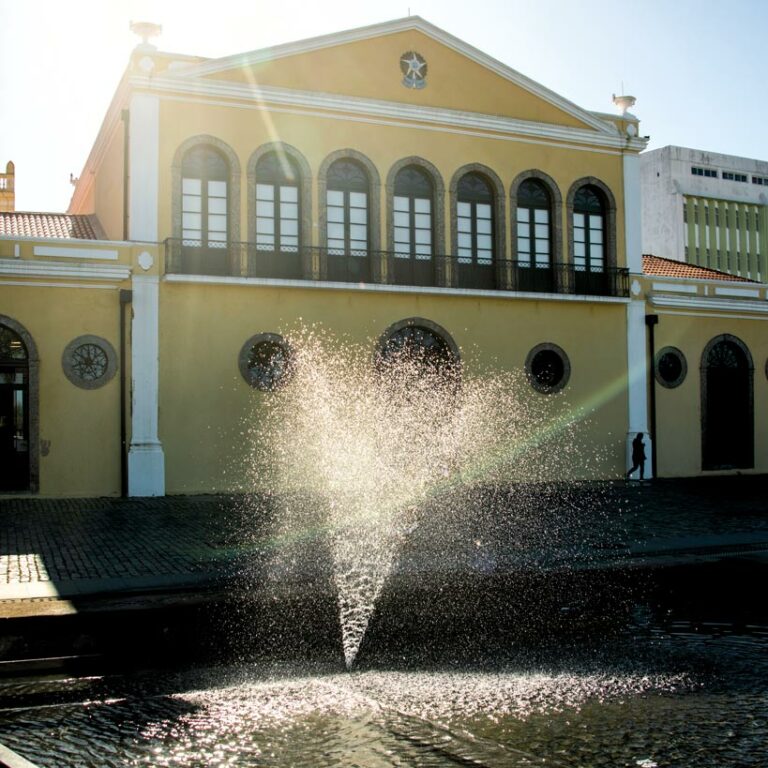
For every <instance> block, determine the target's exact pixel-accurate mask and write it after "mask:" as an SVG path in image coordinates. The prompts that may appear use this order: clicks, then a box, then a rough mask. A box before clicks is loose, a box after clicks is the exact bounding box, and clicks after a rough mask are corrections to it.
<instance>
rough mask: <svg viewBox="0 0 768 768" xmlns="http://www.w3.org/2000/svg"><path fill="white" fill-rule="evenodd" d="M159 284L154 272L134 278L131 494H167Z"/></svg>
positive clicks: (130, 449)
mask: <svg viewBox="0 0 768 768" xmlns="http://www.w3.org/2000/svg"><path fill="white" fill-rule="evenodd" d="M159 287H160V280H159V278H158V277H157V276H155V275H136V276H134V278H133V321H132V323H131V384H132V386H131V391H132V399H131V405H132V408H131V443H130V447H129V449H128V495H129V496H163V495H165V456H164V454H163V446H162V444H161V443H160V439H159V437H158V430H157V427H158V401H159V322H158V320H159Z"/></svg>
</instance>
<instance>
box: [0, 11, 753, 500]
mask: <svg viewBox="0 0 768 768" xmlns="http://www.w3.org/2000/svg"><path fill="white" fill-rule="evenodd" d="M644 147H645V140H644V139H641V138H639V126H638V121H637V119H636V118H635V117H633V116H632V115H630V114H626V113H625V114H622V115H619V116H615V115H614V116H612V115H606V114H603V113H594V112H589V111H587V110H584V109H582V108H580V107H577V106H576V105H574V104H572V103H570V102H568V101H567V100H565V99H563V98H562V97H560V96H558V95H557V94H554V93H552V92H551V91H549V90H548V89H546V88H544V87H543V86H541V85H539V84H537V83H534V82H533V81H531V80H529V79H528V78H526V77H525V76H524V75H521V74H520V73H518V72H516V71H514V70H512V69H510V68H509V67H507V66H505V65H503V64H501V63H500V62H498V61H496V60H494V59H492V58H490V57H488V56H487V55H485V54H483V53H482V52H481V51H478V50H476V49H474V48H472V47H471V46H468V45H467V44H465V43H463V42H462V41H461V40H458V39H457V38H455V37H453V36H451V35H449V34H447V33H445V32H443V31H442V30H439V29H437V28H436V27H434V26H432V25H430V24H429V23H428V22H426V21H424V20H422V19H419V18H418V17H409V18H407V19H402V20H398V21H394V22H388V23H385V24H381V25H376V26H373V27H367V28H363V29H358V30H351V31H348V32H342V33H338V34H334V35H328V36H324V37H321V38H314V39H311V40H305V41H301V42H298V43H293V44H287V45H283V46H278V47H276V48H271V49H269V50H265V51H255V52H252V53H247V54H242V55H237V56H232V57H226V58H222V59H215V60H205V59H200V58H196V57H189V56H177V55H171V54H165V53H162V52H160V51H158V50H157V49H155V48H154V47H153V46H151V45H149V44H147V43H144V44H142V45H140V46H139V47H138V48H137V49H136V50H135V51H134V53H133V55H132V57H131V61H130V65H129V67H128V70H127V71H126V74H125V76H124V78H123V80H122V81H121V83H120V85H119V87H118V89H117V91H116V93H115V96H114V99H113V102H112V104H111V106H110V108H109V110H108V113H107V115H106V117H105V120H104V123H103V125H102V128H101V131H100V133H99V135H98V137H97V139H96V142H95V144H94V147H93V150H92V151H91V154H90V156H89V158H88V160H87V163H86V166H85V168H84V170H83V172H82V173H81V174H80V177H79V180H78V182H77V186H76V188H75V192H74V195H73V199H72V203H71V207H70V212H69V214H66V215H63V214H62V215H61V218H60V219H57V221H56V222H55V223H51V222H48V223H47V224H46V223H45V222H44V220H43V219H40V218H38V219H35V218H34V217H35V216H37V217H40V216H42V214H10V213H9V214H3V215H2V216H0V227H3V228H2V229H0V233H2V234H0V371H4V372H5V374H4V375H5V379H4V380H3V381H4V384H3V386H4V387H5V390H4V391H3V392H4V394H3V400H2V403H1V404H0V405H2V413H0V419H4V422H3V423H4V424H6V425H13V427H12V428H11V427H10V426H9V428H7V429H6V436H5V437H4V438H3V442H2V447H0V450H2V451H4V452H5V453H6V454H7V455H8V456H9V457H11V456H13V457H15V458H14V461H16V462H17V465H15V466H16V469H15V470H13V471H6V473H5V475H4V477H5V478H6V480H5V481H4V482H5V484H6V485H5V487H4V490H5V491H12V492H30V491H31V492H35V493H39V494H41V495H46V496H91V495H116V494H119V493H121V492H124V493H127V494H130V495H136V496H152V495H162V494H166V493H174V494H178V493H204V492H217V491H229V490H241V489H242V488H243V482H244V478H243V474H242V471H241V470H242V466H243V460H244V452H245V450H246V446H244V445H243V440H242V433H243V424H244V423H246V422H247V423H249V424H251V425H253V429H254V430H255V433H256V434H257V435H258V423H259V409H260V408H261V407H262V406H263V404H264V402H265V399H267V398H269V397H270V396H271V392H270V389H271V384H273V383H274V380H275V377H277V376H279V372H280V368H281V364H282V362H283V361H284V360H285V357H286V355H288V354H290V344H289V343H288V340H289V339H290V338H291V337H292V336H295V335H296V334H297V333H298V332H300V331H301V329H302V328H304V327H307V326H319V327H322V328H325V329H328V330H329V331H330V332H331V333H332V334H334V335H335V336H336V337H337V338H341V337H344V338H347V339H351V340H353V341H354V342H356V343H359V344H360V345H362V347H363V348H365V346H366V345H368V346H370V347H371V350H373V349H374V348H380V347H381V346H382V345H384V346H386V344H387V343H389V342H392V343H395V342H397V343H406V342H407V343H421V344H423V345H426V346H429V347H430V348H432V349H434V350H437V352H438V354H439V355H443V356H445V357H446V358H451V359H452V360H453V361H454V362H460V364H461V370H462V375H464V376H473V375H476V374H479V373H481V372H482V371H483V370H486V369H488V368H489V367H491V368H493V367H496V368H501V369H504V370H520V371H526V372H527V374H528V378H529V380H530V382H531V388H530V397H531V398H534V404H535V406H536V407H537V408H541V409H543V410H546V411H547V412H548V413H550V414H551V416H552V418H553V419H558V418H562V417H564V416H566V415H567V414H568V413H572V412H576V411H578V412H582V413H585V414H587V415H588V418H585V419H584V420H583V422H582V423H580V425H579V430H580V439H581V440H583V441H584V443H585V444H589V445H592V446H594V448H595V457H596V458H595V460H594V461H590V462H588V463H587V464H585V465H584V466H583V467H581V468H580V467H578V466H577V467H575V468H574V471H575V473H576V474H578V473H579V471H580V470H581V472H582V475H583V476H586V477H597V478H616V477H621V476H623V474H624V473H625V472H626V470H627V468H628V461H629V457H630V453H631V448H630V446H631V441H632V438H633V437H634V436H635V435H636V434H637V433H638V432H640V433H643V434H644V435H646V439H647V440H648V443H649V445H650V443H651V434H650V433H651V432H653V431H654V419H656V421H657V426H656V427H655V428H656V429H658V430H659V435H660V436H661V437H662V438H663V439H662V440H659V441H657V442H659V445H658V446H657V450H654V451H653V456H654V457H655V458H656V460H657V471H658V473H659V474H662V475H679V474H686V475H696V474H700V473H701V472H705V471H706V472H711V471H736V470H738V471H745V470H746V471H768V444H766V437H765V434H764V430H761V429H755V427H754V425H755V424H763V423H765V417H766V415H768V414H766V413H765V409H766V400H767V397H766V396H767V395H768V391H766V389H767V388H766V381H765V376H757V375H755V374H754V371H755V365H756V362H755V361H758V360H764V359H765V356H766V352H767V351H768V350H767V349H766V343H765V341H764V340H763V336H764V335H765V334H764V333H762V335H761V331H762V320H763V318H764V313H763V309H764V307H766V306H768V305H767V304H765V299H766V297H765V289H764V286H761V285H759V284H757V283H754V284H752V283H750V284H747V283H744V282H743V281H742V282H740V283H739V284H738V285H736V283H735V282H733V283H732V282H728V277H727V276H723V275H719V274H718V273H714V272H702V273H696V274H685V275H682V276H680V275H666V274H664V271H665V269H666V267H665V262H663V260H661V261H655V262H653V263H651V262H647V264H646V270H647V272H644V268H643V261H642V256H641V253H642V249H641V218H640V175H641V170H640V169H641V159H640V151H641V150H642V149H643V148H644ZM11 217H14V218H11ZM25 217H26V218H25ZM25 226H26V227H27V229H25ZM44 226H48V229H49V231H48V232H44V230H43V227H44ZM86 227H90V229H89V230H87V232H86V231H85V228H86ZM724 278H725V279H724ZM742 283H743V284H742ZM649 315H652V316H654V317H656V323H655V325H652V324H651V322H650V321H649V320H648V316H649ZM700 315H701V316H703V317H706V318H707V319H706V320H704V321H703V322H699V321H698V318H699V316H700ZM653 333H655V337H654V338H655V339H656V342H655V343H656V345H657V347H658V349H659V350H664V351H665V354H666V352H667V351H668V350H667V348H668V347H675V349H677V350H678V351H679V352H680V353H681V355H682V356H683V357H685V358H686V359H687V360H688V366H689V367H690V368H691V369H693V368H694V367H695V361H696V360H700V361H703V362H702V364H701V371H702V372H703V373H702V374H701V375H702V376H704V378H705V379H706V380H707V381H709V379H708V378H707V375H708V374H707V371H708V370H709V368H710V367H713V366H714V363H715V362H716V360H715V358H717V359H718V360H719V359H720V358H721V357H723V355H725V356H726V357H727V354H726V352H733V349H735V348H737V349H738V350H739V351H741V352H742V353H744V354H746V353H745V352H744V348H745V349H746V350H747V352H748V353H749V365H751V366H752V367H751V368H750V369H749V370H751V371H752V374H751V377H752V378H751V379H750V382H751V383H750V387H751V389H750V390H749V396H750V397H751V403H752V405H751V408H752V410H751V411H750V414H749V416H750V418H751V419H752V421H751V422H750V424H752V427H751V430H752V431H751V432H750V431H749V429H748V425H746V419H747V416H745V415H744V414H743V413H742V412H741V411H739V414H741V416H740V418H742V417H743V419H744V420H745V426H744V429H743V430H742V432H741V433H740V434H741V437H740V440H739V445H741V443H742V442H744V441H750V440H751V443H750V446H751V447H750V449H749V450H747V451H746V453H744V452H742V453H743V455H742V453H739V454H738V455H735V454H734V453H733V451H731V453H728V452H727V451H726V453H727V455H725V456H723V455H715V454H712V455H710V454H707V457H708V458H707V459H706V460H703V459H702V439H703V438H702V435H704V436H705V438H704V439H708V440H709V443H707V444H708V445H710V444H713V441H712V437H711V436H712V434H714V433H713V430H714V429H717V430H720V432H722V430H723V424H722V423H721V421H718V420H717V417H716V416H715V415H714V411H713V412H712V413H710V411H709V410H707V408H708V406H707V403H708V402H709V401H708V400H706V399H705V400H704V401H702V400H701V399H699V406H698V407H699V408H703V411H699V410H696V406H695V398H692V397H691V391H692V390H693V389H696V390H697V391H698V390H699V386H700V385H699V382H698V379H697V377H694V376H692V375H691V376H688V378H687V379H686V377H685V375H683V376H682V378H680V377H678V378H680V380H679V381H678V382H677V384H676V385H675V386H674V387H665V389H664V392H663V393H659V396H658V398H656V400H655V401H654V393H655V389H654V386H655V385H653V384H652V376H651V374H652V373H653V371H654V370H655V368H657V367H658V365H657V363H659V362H660V361H661V359H662V358H659V360H658V361H657V360H656V352H655V351H654V348H653V346H652V345H651V346H649V338H650V336H649V334H650V335H652V334H653ZM718 339H719V341H717V340H718ZM732 339H737V341H739V344H737V343H736V342H732ZM720 341H722V342H727V343H726V344H725V347H722V346H718V344H719V342H720ZM660 344H661V345H662V346H658V345H660ZM724 349H725V352H724V351H723V350H724ZM712 350H715V351H714V352H713V351H712ZM733 354H734V355H736V357H738V354H737V353H736V352H733ZM713 355H714V356H713ZM718 355H719V356H720V357H718ZM732 356H733V355H732ZM662 357H663V355H662ZM710 357H712V359H711V360H710ZM673 358H674V359H673ZM664 359H665V360H667V362H669V361H671V364H672V367H673V368H674V363H675V361H676V360H677V361H679V359H680V358H679V357H674V355H673V356H672V357H671V358H670V357H667V358H664ZM745 359H746V358H745ZM651 361H653V365H652V364H651ZM741 361H742V358H738V360H737V363H739V362H741ZM665 366H666V367H669V366H668V365H667V363H663V364H662V369H663V370H666V367H665ZM737 367H738V366H737ZM662 379H663V376H662ZM713 381H714V380H713ZM708 386H709V392H710V394H711V393H712V392H713V391H716V392H721V391H722V388H721V389H717V387H718V386H720V385H719V384H716V383H710V384H709V385H708ZM667 392H669V393H671V394H670V396H669V397H667V398H666V399H665V395H666V393H667ZM681 393H682V394H681ZM557 395H562V397H558V396H557ZM708 397H709V396H708ZM740 397H741V396H739V398H740ZM675 398H678V400H681V401H682V407H681V403H680V402H678V400H675ZM739 402H740V401H739ZM652 406H653V407H652ZM692 409H693V410H692ZM701 413H704V414H705V415H707V414H708V415H707V419H708V425H709V426H708V429H709V433H707V432H706V430H705V431H702V418H701ZM659 425H663V429H662V426H659ZM720 432H718V433H717V434H718V435H719V434H720ZM707 434H709V436H710V437H709V438H706V435H707ZM6 438H7V439H6ZM718 439H719V438H718ZM666 440H668V441H669V442H668V444H664V445H662V444H661V443H662V442H663V441H666ZM668 446H669V447H668ZM14 451H15V453H14ZM648 460H649V468H648V471H647V472H646V476H649V475H650V461H651V452H650V451H649V459H648ZM5 466H10V464H8V463H6V464H5Z"/></svg>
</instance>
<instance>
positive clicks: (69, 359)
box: [61, 335, 117, 389]
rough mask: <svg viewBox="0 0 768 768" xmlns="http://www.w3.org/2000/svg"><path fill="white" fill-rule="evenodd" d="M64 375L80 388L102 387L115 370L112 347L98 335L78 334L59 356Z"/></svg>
mask: <svg viewBox="0 0 768 768" xmlns="http://www.w3.org/2000/svg"><path fill="white" fill-rule="evenodd" d="M61 366H62V368H63V370H64V375H65V376H66V377H67V378H68V379H69V380H70V381H71V382H72V383H73V384H74V385H76V386H78V387H81V388H82V389H98V388H99V387H103V386H104V385H105V384H106V383H107V382H108V381H109V380H110V379H111V378H112V377H113V376H114V375H115V372H116V371H117V354H116V352H115V349H114V347H113V346H112V345H111V344H110V343H109V342H108V341H107V340H106V339H102V338H101V337H100V336H90V335H89V336H78V337H77V338H76V339H73V340H72V341H71V342H70V343H69V344H67V346H66V348H65V349H64V354H63V355H62V356H61Z"/></svg>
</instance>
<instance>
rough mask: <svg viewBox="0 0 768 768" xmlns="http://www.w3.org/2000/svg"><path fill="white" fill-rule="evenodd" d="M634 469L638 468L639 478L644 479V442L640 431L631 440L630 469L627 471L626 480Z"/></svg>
mask: <svg viewBox="0 0 768 768" xmlns="http://www.w3.org/2000/svg"><path fill="white" fill-rule="evenodd" d="M636 469H639V470H640V479H641V480H645V443H644V442H643V433H642V432H638V433H637V437H636V438H635V439H634V440H633V441H632V469H630V470H629V472H627V480H629V478H630V475H631V474H632V473H633V472H634V471H635V470H636Z"/></svg>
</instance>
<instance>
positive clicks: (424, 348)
mask: <svg viewBox="0 0 768 768" xmlns="http://www.w3.org/2000/svg"><path fill="white" fill-rule="evenodd" d="M376 363H377V366H378V368H379V370H380V371H382V372H386V371H394V370H396V369H397V370H399V371H400V372H401V373H403V372H404V373H406V374H408V375H410V376H416V377H420V376H433V375H437V376H440V377H444V378H446V379H447V380H451V381H457V380H458V377H459V375H460V363H459V352H458V348H457V347H456V345H455V343H454V342H453V340H452V339H451V338H450V336H449V335H448V334H447V333H446V331H445V330H444V329H442V328H441V327H440V326H438V325H437V323H432V322H431V321H429V320H425V319H424V318H411V319H409V320H402V321H400V322H398V323H395V324H394V325H393V326H390V328H388V329H387V331H386V332H385V333H384V334H383V335H382V337H381V339H380V340H379V349H378V352H377V355H376Z"/></svg>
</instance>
